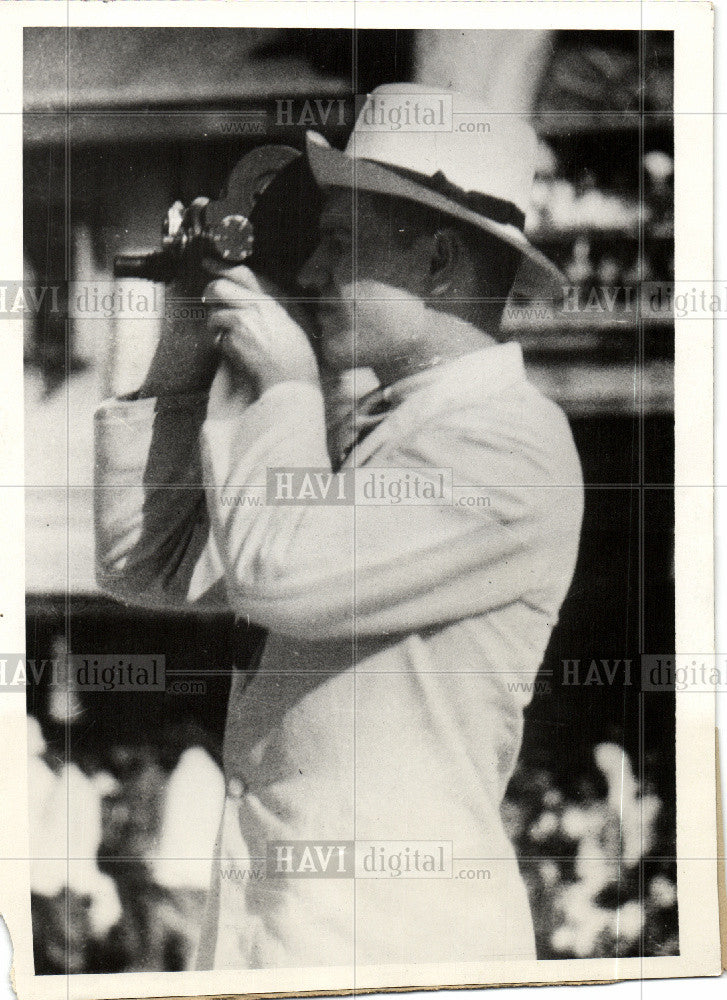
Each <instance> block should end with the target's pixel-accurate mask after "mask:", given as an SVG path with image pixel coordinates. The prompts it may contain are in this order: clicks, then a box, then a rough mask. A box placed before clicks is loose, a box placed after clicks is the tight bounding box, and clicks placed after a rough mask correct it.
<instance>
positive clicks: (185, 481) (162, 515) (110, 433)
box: [94, 393, 229, 608]
mask: <svg viewBox="0 0 727 1000" xmlns="http://www.w3.org/2000/svg"><path fill="white" fill-rule="evenodd" d="M206 407H207V393H190V394H181V395H174V396H169V397H159V398H150V399H136V400H110V401H108V402H106V403H103V404H102V405H101V406H100V407H99V409H98V410H97V412H96V416H95V452H96V454H95V485H96V488H95V490H94V504H95V511H94V514H95V527H96V578H97V581H98V584H99V586H100V587H101V588H102V589H103V590H105V591H107V592H108V593H109V594H111V595H112V596H114V597H116V598H117V599H119V600H122V601H125V602H127V603H131V604H137V605H141V606H148V607H171V606H175V605H181V604H185V603H186V602H188V601H190V600H192V601H196V602H197V603H200V604H202V605H204V606H207V607H223V608H227V607H229V606H228V604H227V601H226V596H225V591H224V584H223V583H222V580H221V577H222V570H221V565H220V563H219V560H217V559H216V556H215V554H214V552H213V551H212V548H211V545H210V542H209V521H208V518H207V510H206V506H205V497H204V491H203V489H202V479H201V463H200V454H199V432H200V428H201V426H202V423H203V421H204V417H205V411H206Z"/></svg>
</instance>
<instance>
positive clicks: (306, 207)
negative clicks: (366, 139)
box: [114, 145, 321, 290]
mask: <svg viewBox="0 0 727 1000" xmlns="http://www.w3.org/2000/svg"><path fill="white" fill-rule="evenodd" d="M320 209H321V195H320V191H319V189H318V187H317V186H316V184H315V181H314V179H313V175H312V174H311V172H310V168H309V167H308V163H307V161H306V158H305V157H304V156H303V154H302V153H301V152H300V151H299V150H297V149H294V148H293V147H292V146H278V145H266V146H259V147H257V148H256V149H253V150H251V151H250V152H249V153H247V154H245V156H243V157H242V158H241V159H240V160H239V161H238V163H237V164H236V165H235V167H234V168H233V170H232V172H231V174H230V176H229V179H228V181H227V186H226V190H225V192H224V193H223V195H222V196H221V197H220V198H219V199H217V200H216V201H209V200H208V199H207V198H195V199H194V201H193V202H192V203H191V204H190V205H189V206H188V207H186V208H185V206H184V205H183V204H182V202H181V201H176V202H174V204H173V205H172V206H171V208H170V209H169V211H168V212H167V217H166V220H165V221H164V226H163V233H162V245H161V248H160V249H159V250H155V251H153V252H152V253H147V254H126V255H120V256H117V257H116V258H115V259H114V276H115V277H117V278H145V279H147V280H150V281H158V282H165V283H168V282H172V281H176V280H180V279H185V278H186V279H189V278H190V277H191V276H193V275H195V274H197V275H199V273H200V271H201V265H202V261H203V260H204V259H205V258H211V259H214V260H217V261H219V262H220V263H222V264H228V265H230V266H234V265H235V264H242V263H245V264H247V265H248V266H249V267H251V268H252V269H253V270H254V271H257V272H258V273H259V274H261V275H264V276H266V277H268V278H270V279H271V280H273V281H274V282H275V283H276V284H278V285H279V286H281V287H282V288H283V289H286V290H294V289H295V288H296V285H297V281H296V276H297V274H298V272H299V270H300V268H301V267H302V265H303V263H304V262H305V261H306V260H307V259H308V257H309V256H310V254H311V253H312V252H313V249H314V247H315V243H316V239H317V225H318V216H319V214H320Z"/></svg>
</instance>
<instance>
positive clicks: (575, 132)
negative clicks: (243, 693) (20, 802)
mask: <svg viewBox="0 0 727 1000" xmlns="http://www.w3.org/2000/svg"><path fill="white" fill-rule="evenodd" d="M24 66H25V110H26V114H25V118H24V129H25V132H24V139H25V149H24V185H25V190H24V199H25V200H24V213H25V214H24V237H25V248H24V249H25V258H26V268H27V274H26V279H27V280H28V281H32V282H34V283H36V284H39V285H41V286H48V285H51V286H58V289H59V296H60V299H59V301H60V306H59V308H58V309H57V310H53V309H50V308H40V309H39V310H38V311H37V312H36V314H35V315H32V316H29V317H28V323H27V331H26V381H25V421H26V483H27V489H26V523H27V529H26V538H27V562H26V581H27V590H28V597H27V647H28V656H31V657H38V658H42V657H46V658H47V657H54V656H55V657H63V656H65V655H66V653H68V652H69V651H71V652H77V653H102V652H113V653H116V654H118V655H121V654H123V653H124V652H127V653H134V652H150V651H156V652H160V653H163V654H164V655H166V657H167V667H168V669H175V668H176V669H185V670H189V671H195V672H196V671H199V673H198V676H199V677H203V678H204V681H205V693H204V695H201V693H199V692H197V693H195V692H193V691H190V692H189V693H188V694H186V695H185V694H172V693H158V694H149V693H140V694H138V695H137V694H131V693H124V694H107V693H97V694H84V695H83V696H77V695H73V696H72V695H68V694H67V693H66V692H63V691H58V690H51V689H50V688H49V687H48V686H47V685H46V684H44V683H40V684H38V685H37V686H35V687H33V688H31V689H30V690H29V711H30V712H31V713H32V715H33V717H34V719H35V720H37V722H38V724H39V725H38V727H37V729H36V730H34V737H33V744H32V754H33V760H34V761H35V762H36V765H37V767H38V768H39V769H38V770H37V773H38V774H41V775H43V776H44V781H45V785H44V786H43V787H44V788H46V793H44V795H43V796H41V797H40V799H39V800H38V802H37V804H36V808H37V815H38V816H39V817H40V816H42V815H44V814H45V815H47V809H48V801H49V798H48V796H49V795H51V794H52V790H53V788H54V782H58V781H62V782H63V787H68V786H69V772H68V771H67V769H68V768H69V767H73V768H74V769H75V770H74V771H73V772H72V775H73V780H74V785H73V787H74V788H77V789H78V790H79V791H78V795H79V801H80V800H81V798H83V796H85V798H83V801H86V800H88V802H89V803H90V802H95V803H96V805H95V806H91V805H89V806H88V808H89V809H92V811H93V810H96V812H97V813H98V822H97V823H96V822H95V825H94V826H93V829H95V830H96V831H97V835H96V836H95V840H94V843H93V845H92V846H91V847H89V848H88V850H89V851H92V852H95V854H96V857H97V867H98V875H99V877H98V878H96V879H95V882H93V880H91V882H92V883H93V884H95V885H96V886H97V888H98V893H100V895H99V896H98V897H94V898H91V897H90V896H89V898H85V897H84V893H83V891H81V889H80V888H79V886H78V885H69V884H66V883H64V882H63V879H61V880H60V881H59V880H58V879H57V878H54V877H45V878H44V877H42V873H39V874H38V877H37V879H36V884H35V894H34V920H35V922H36V927H37V934H36V962H37V965H38V971H47V972H52V971H65V969H66V964H65V963H66V962H70V963H72V964H73V968H72V969H71V971H84V970H89V971H91V970H94V969H98V970H108V971H111V970H112V969H113V970H115V969H141V968H183V967H185V966H186V965H187V964H188V963H189V961H190V956H191V953H192V950H193V945H194V937H195V931H196V926H197V921H198V915H199V906H200V901H201V899H202V898H203V895H204V885H203V881H204V877H203V875H200V871H199V868H198V866H197V867H195V865H194V864H193V863H190V864H189V865H187V866H186V868H185V869H184V870H185V871H186V872H187V874H186V875H184V876H183V877H177V876H176V875H174V874H173V873H172V874H170V866H168V865H167V866H165V864H164V860H163V859H164V857H165V856H166V855H167V854H168V852H169V851H170V850H172V848H170V846H169V845H174V844H177V845H178V843H179V840H178V838H177V839H175V837H176V835H175V823H180V822H183V817H184V812H185V810H184V808H183V803H184V802H185V801H186V799H185V796H188V794H189V793H188V792H187V791H185V789H188V788H190V787H195V786H199V782H200V780H204V783H205V788H207V789H209V802H208V803H207V808H206V810H205V809H203V811H208V812H210V813H211V814H212V813H214V809H215V808H216V807H215V802H216V798H215V796H216V794H217V792H216V791H215V789H216V785H215V779H214V775H215V774H217V773H218V771H217V762H218V761H219V748H220V740H221V734H222V729H223V725H224V716H225V707H226V695H227V684H228V678H227V676H226V674H225V671H224V667H225V666H226V665H229V664H231V663H232V661H233V659H235V658H237V661H238V662H239V657H240V655H241V650H242V651H243V652H244V650H245V648H246V646H247V645H249V644H250V642H251V635H250V633H249V632H247V631H246V630H245V629H243V628H241V627H235V626H234V624H233V621H232V619H231V618H230V617H229V616H215V615H207V616H194V617H192V616H190V615H186V614H181V613H180V614H169V615H160V614H151V613H149V612H141V611H138V610H136V609H128V608H124V607H122V606H120V605H118V604H115V603H113V602H111V601H109V600H108V599H106V598H105V597H103V596H101V595H100V594H98V592H97V590H96V588H95V583H94V578H93V524H92V506H93V491H92V481H93V470H92V417H93V411H94V409H95V407H96V405H97V404H98V402H99V401H100V400H101V399H102V398H104V397H105V396H108V395H110V394H112V393H118V392H124V391H129V390H131V389H134V388H136V387H137V386H138V383H139V381H140V378H141V374H142V373H143V371H144V367H145V363H146V361H147V360H148V358H149V356H150V353H151V351H152V350H153V346H154V343H155V339H156V337H157V335H158V330H159V327H158V322H159V321H158V320H156V319H134V320H128V319H121V318H119V316H118V315H114V314H113V310H111V311H110V314H109V315H108V316H106V315H99V314H98V311H97V312H96V314H95V315H89V316H83V317H76V318H69V315H68V309H67V301H66V293H65V290H66V288H67V282H68V281H69V280H76V281H96V282H112V280H113V279H112V274H111V265H112V260H113V257H114V255H115V254H117V253H119V252H133V251H139V250H149V249H153V248H155V247H156V246H157V244H158V241H159V232H160V220H161V219H162V218H163V216H164V215H165V213H166V209H167V207H168V206H169V205H170V204H171V203H172V202H173V201H174V200H175V199H177V198H179V199H181V200H182V201H183V202H184V203H185V204H186V203H188V202H189V201H190V200H191V199H192V198H193V197H195V196H197V195H200V194H204V195H208V196H210V197H214V196H216V195H217V194H218V193H219V191H220V189H221V188H222V187H223V185H224V181H225V178H226V176H227V174H228V172H229V170H230V168H231V167H232V165H233V164H234V163H235V162H236V160H237V159H238V158H239V156H240V155H241V154H242V153H243V152H245V151H247V150H249V149H250V148H252V147H253V146H255V145H257V144H260V143H263V142H286V143H290V144H292V145H295V146H299V147H300V146H301V145H302V142H303V137H304V133H305V130H306V128H315V129H316V130H318V131H320V132H322V133H323V134H325V135H326V137H327V138H328V139H329V140H330V141H331V142H333V143H334V144H336V145H343V144H344V143H345V140H346V137H347V134H348V131H349V130H350V128H351V126H352V124H353V118H354V95H356V94H361V93H365V92H366V91H368V90H370V89H372V88H373V87H375V86H377V85H379V84H382V83H386V82H392V81H404V80H417V81H419V82H425V83H431V84H432V85H433V86H448V87H453V88H458V89H463V90H466V91H469V92H473V93H477V94H479V95H480V96H483V97H485V98H486V99H488V100H490V101H491V106H492V107H493V109H495V111H497V112H498V113H515V114H526V115H528V116H529V117H531V119H532V121H533V123H534V125H535V127H536V129H537V131H538V135H539V137H540V146H539V162H538V177H537V182H536V188H535V192H534V199H533V204H532V207H531V211H530V214H529V216H528V220H527V231H528V234H529V236H530V238H531V239H532V240H533V242H534V243H536V244H537V245H538V246H540V247H541V248H542V249H543V250H544V251H545V252H546V253H547V254H548V255H549V256H551V257H552V258H553V259H554V260H555V261H556V262H557V263H558V264H559V265H560V266H561V268H562V269H563V271H564V273H565V274H566V276H567V278H568V281H569V283H570V286H571V289H570V302H571V304H572V308H570V309H568V308H566V309H565V310H559V311H555V310H554V309H552V308H550V309H549V308H548V307H547V306H546V307H543V306H542V304H541V306H539V307H538V308H537V309H536V308H534V307H533V306H532V305H528V304H527V303H521V304H519V305H518V306H517V307H513V308H511V309H509V310H508V315H507V320H506V323H507V327H508V330H509V332H510V333H511V335H512V336H513V337H514V338H516V339H517V340H519V341H520V342H521V343H522V345H523V348H524V351H525V357H526V362H527V365H528V368H529V371H530V374H531V377H532V379H533V380H534V381H535V382H536V383H537V384H539V385H540V386H541V387H542V388H543V390H544V391H545V392H546V393H547V394H548V395H550V396H551V397H552V398H554V399H555V400H556V401H557V402H559V403H560V404H561V405H562V406H563V407H564V409H565V410H566V413H567V414H568V416H569V418H570V421H571V425H572V428H573V433H574V436H575V439H576V443H577V445H578V448H579V452H580V455H581V460H582V463H583V468H584V474H585V479H586V483H587V486H588V489H587V496H586V515H585V523H584V531H583V541H582V546H581V554H580V559H579V563H578V567H577V571H576V577H575V580H574V583H573V586H572V589H571V593H570V595H569V597H568V599H567V601H566V604H565V605H564V607H563V611H562V615H561V621H560V624H559V626H558V627H557V628H556V630H555V632H554V634H553V638H552V641H551V644H550V647H549V650H548V654H547V659H546V662H545V664H544V667H543V672H542V678H543V680H544V681H545V684H544V685H543V686H542V687H541V690H540V691H538V692H536V694H535V697H534V699H533V703H532V705H531V707H530V709H529V711H528V718H527V724H526V736H525V745H524V748H523V754H522V759H521V765H520V768H519V770H518V772H517V774H516V776H515V778H514V779H513V783H512V786H511V790H510V794H509V796H508V805H507V817H506V819H507V822H508V824H509V827H510V830H511V833H512V836H513V838H514V839H515V841H516V843H517V846H518V850H519V853H520V856H521V858H522V865H523V872H524V875H525V877H526V878H527V880H528V884H529V886H530V889H531V901H532V904H533V908H534V912H535V916H536V925H537V934H538V948H539V955H540V957H542V958H548V957H564V956H568V955H573V956H577V957H583V956H586V955H601V954H603V955H612V954H665V953H666V954H669V953H674V952H675V951H676V950H677V949H678V935H677V916H676V897H675V874H674V865H673V864H671V862H670V861H669V860H668V859H669V857H670V856H673V854H674V752H675V748H674V701H673V697H672V696H670V695H668V694H655V695H651V696H649V697H647V698H645V699H644V700H643V703H640V698H639V690H638V678H639V657H640V655H641V654H642V653H668V652H669V651H672V652H673V649H674V581H673V528H674V525H673V489H670V487H671V486H672V485H673V475H674V462H673V448H674V435H673V357H674V353H673V351H674V330H673V318H672V315H671V313H670V312H668V311H666V310H661V309H654V308H653V304H650V303H646V302H644V301H643V299H642V294H643V290H642V284H643V282H645V281H661V282H669V281H670V280H672V279H673V266H674V263H673V262H674V235H673V225H674V213H673V167H674V163H673V156H674V149H673V123H672V86H673V39H672V36H671V34H670V33H661V32H652V33H637V32H627V31H622V32H613V33H606V32H598V31H592V32H587V31H580V32H557V33H556V32H553V33H550V32H533V31H470V32H460V31H358V32H354V33H351V32H350V31H343V30H341V31H339V30H318V29H295V30H267V29H156V28H155V29H89V28H85V29H74V30H71V31H69V32H66V31H65V30H64V29H59V28H35V29H26V31H25V61H24ZM316 102H317V103H316ZM112 287H113V286H112V285H110V286H109V288H112ZM159 293H160V294H163V292H162V289H161V288H160V289H159ZM647 307H648V308H647ZM129 345H131V347H132V349H131V350H130V349H129ZM160 647H163V648H160ZM564 661H569V663H570V667H566V666H564ZM572 661H579V666H578V667H577V668H576V674H577V677H578V680H577V682H574V681H573V677H574V676H575V675H574V672H573V669H574V668H573V666H572ZM593 661H595V662H596V664H597V667H596V669H595V671H594V670H592V669H590V665H591V663H592V662H593ZM604 661H605V662H606V663H607V664H609V669H608V671H607V672H604V669H603V667H602V666H601V667H599V666H598V665H599V664H601V665H602V664H603V663H604ZM615 662H619V663H620V667H619V668H618V670H617V673H616V675H615V676H616V679H615V680H613V679H611V680H609V679H608V678H609V676H611V677H613V676H614V675H612V674H610V671H611V669H612V665H613V664H614V663H615ZM629 662H631V664H632V665H633V666H632V671H631V674H630V680H631V683H627V680H628V679H629V671H628V669H624V665H625V664H628V663H629ZM589 669H590V672H589ZM569 671H570V672H569ZM589 677H590V680H587V678H589ZM650 699H651V700H650ZM483 724H486V720H483ZM615 761H617V762H618V765H616V764H615V763H614V762H615ZM34 766H35V765H34ZM43 768H45V770H43ZM64 768H65V769H66V770H63V769H64ZM200 776H205V777H204V778H203V779H202V778H201V777H200ZM84 782H85V783H84ZM180 803H182V806H180ZM68 808H69V809H70V808H72V804H69V806H68ZM44 810H45V813H44ZM96 812H93V814H94V815H96ZM175 817H176V818H175ZM195 822H196V821H195ZM62 828H63V829H65V823H64V824H62ZM59 829H61V828H60V827H59ZM637 832H638V836H637ZM59 836H60V834H59ZM199 836H200V839H199V847H198V849H199V850H202V849H206V850H209V847H207V848H205V844H207V842H208V840H209V838H210V837H211V836H213V832H212V833H210V831H209V830H208V829H200V835H199ZM92 839H93V838H92ZM66 846H67V845H66V844H64V845H63V847H64V848H65V847H66ZM176 849H177V850H178V849H179V847H178V846H177V848H176ZM39 850H40V848H39ZM59 850H61V848H60V847H59ZM101 876H103V877H101ZM89 884H91V883H89ZM86 895H87V896H88V894H86ZM69 899H70V900H71V904H72V905H71V904H69ZM67 905H70V906H71V912H72V914H73V920H72V927H71V928H70V929H68V934H67V929H66V927H65V922H64V914H65V912H66V906H67Z"/></svg>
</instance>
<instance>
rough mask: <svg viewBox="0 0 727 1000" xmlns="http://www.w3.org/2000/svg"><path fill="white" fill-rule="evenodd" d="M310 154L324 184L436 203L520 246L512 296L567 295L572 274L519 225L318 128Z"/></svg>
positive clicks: (311, 134) (309, 142)
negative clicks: (353, 151)
mask: <svg viewBox="0 0 727 1000" xmlns="http://www.w3.org/2000/svg"><path fill="white" fill-rule="evenodd" d="M306 153H307V156H308V163H309V164H310V168H311V172H312V174H313V177H314V179H315V181H316V183H317V184H318V186H319V187H321V188H349V189H354V188H355V189H356V190H359V191H370V192H372V193H376V194H384V195H391V196H393V197H397V198H406V199H408V200H410V201H416V202H419V203H420V204H422V205H427V206H429V207H430V208H434V209H438V210H439V211H441V212H446V213H447V214H448V215H451V216H453V217H454V218H456V219H461V220H462V221H463V222H467V223H469V224H470V225H471V226H474V227H475V228H477V229H481V230H483V231H484V232H486V233H489V234H490V235H492V236H495V237H496V238H497V239H500V240H503V242H505V243H508V244H509V245H510V246H511V247H514V248H515V249H516V250H519V251H520V252H521V253H522V255H523V258H522V262H521V265H520V268H519V269H518V274H517V278H516V281H515V286H514V288H513V292H512V295H513V297H514V298H536V299H541V300H542V299H545V300H548V301H551V300H552V301H553V302H556V303H557V302H558V301H559V300H561V299H562V297H563V286H564V285H565V284H566V279H565V277H564V275H563V273H562V272H561V271H560V269H559V268H558V267H556V265H555V264H554V263H553V262H552V261H551V260H549V259H548V258H547V257H546V256H545V254H543V253H541V252H540V251H539V250H538V249H536V247H534V246H533V245H532V243H530V241H529V240H528V239H527V237H526V236H525V235H524V234H523V233H522V232H521V231H520V230H519V229H518V228H517V227H516V226H511V225H507V224H503V223H501V222H495V221H494V220H493V219H488V218H487V216H485V215H481V214H480V213H478V212H474V211H472V210H471V209H469V208H466V207H464V206H463V205H459V204H458V203H457V202H456V201H453V200H452V199H451V198H448V197H447V196H446V195H443V194H439V193H438V192H437V191H432V190H430V189H429V188H428V187H425V186H424V185H423V184H417V182H416V181H413V180H410V179H409V178H407V177H402V176H401V175H399V174H397V173H395V172H394V171H393V170H388V169H387V168H386V166H384V165H383V164H379V163H376V162H375V161H373V160H364V159H360V158H355V157H353V156H349V155H348V154H346V153H343V152H341V150H338V149H335V148H334V147H333V146H331V145H329V143H328V142H327V141H326V140H325V139H324V138H323V136H321V135H319V134H318V133H316V132H308V133H307V135H306Z"/></svg>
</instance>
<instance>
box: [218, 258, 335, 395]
mask: <svg viewBox="0 0 727 1000" xmlns="http://www.w3.org/2000/svg"><path fill="white" fill-rule="evenodd" d="M280 295H281V293H280V292H279V290H278V289H277V288H276V287H275V286H274V285H273V284H272V282H270V281H268V280H266V279H265V278H261V277H260V276H258V275H256V274H254V273H253V272H252V271H251V270H250V269H249V268H248V267H244V266H242V265H241V266H239V267H234V268H229V269H225V270H222V269H220V270H219V271H218V276H217V277H216V278H215V280H214V281H212V282H211V283H210V284H209V285H208V286H207V288H206V289H205V291H204V295H203V299H202V301H203V302H204V303H205V304H206V305H207V306H208V307H211V310H210V314H209V317H208V319H207V327H208V330H209V332H210V336H211V337H212V338H213V339H214V342H215V343H216V344H217V346H218V347H219V350H220V352H221V353H222V356H223V357H224V358H225V359H226V361H227V363H228V365H229V367H230V369H231V371H232V374H233V376H235V377H236V378H238V379H239V380H241V382H243V383H248V384H249V382H250V379H252V380H253V381H254V382H255V386H256V388H257V392H258V395H262V393H263V392H265V390H266V389H269V388H271V386H273V385H277V384H278V383H280V382H312V383H314V384H315V385H318V384H319V374H318V365H317V362H316V358H315V354H314V353H313V349H312V347H311V345H310V341H309V340H308V337H307V336H306V334H305V332H304V329H303V326H302V316H301V315H299V314H298V313H299V310H295V307H294V305H287V306H286V305H283V304H282V303H281V302H279V301H278V298H279V297H280Z"/></svg>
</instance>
